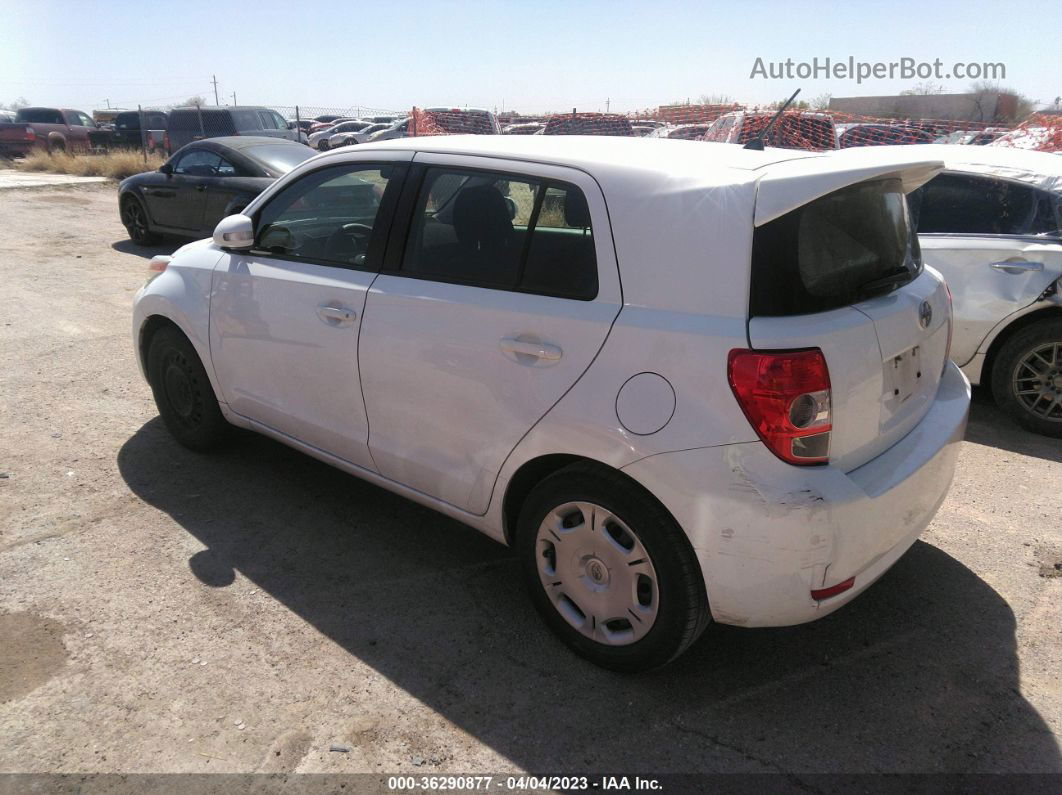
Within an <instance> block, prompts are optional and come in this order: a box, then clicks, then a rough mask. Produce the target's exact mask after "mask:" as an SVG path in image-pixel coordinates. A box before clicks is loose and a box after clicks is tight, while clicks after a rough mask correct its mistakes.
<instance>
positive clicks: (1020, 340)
mask: <svg viewBox="0 0 1062 795" xmlns="http://www.w3.org/2000/svg"><path fill="white" fill-rule="evenodd" d="M992 395H993V397H995V399H996V403H997V404H998V405H999V407H1000V408H1001V409H1003V410H1004V411H1006V412H1007V413H1008V414H1009V415H1010V416H1011V418H1012V419H1014V420H1015V421H1016V422H1017V423H1018V424H1019V425H1021V426H1022V427H1023V428H1026V429H1027V430H1030V431H1032V432H1033V433H1040V434H1043V435H1045V436H1055V437H1062V320H1041V321H1040V322H1038V323H1033V324H1032V325H1031V326H1028V327H1026V328H1023V329H1022V330H1021V331H1019V332H1018V333H1017V334H1015V335H1014V336H1013V337H1011V338H1010V339H1009V340H1007V341H1006V342H1005V343H1004V344H1003V347H1002V348H1000V350H999V353H998V354H997V355H996V361H995V364H993V366H992Z"/></svg>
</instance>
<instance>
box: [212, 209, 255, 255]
mask: <svg viewBox="0 0 1062 795" xmlns="http://www.w3.org/2000/svg"><path fill="white" fill-rule="evenodd" d="M214 243H216V244H217V245H218V246H220V247H221V248H232V249H244V248H250V247H251V246H252V245H253V244H254V222H253V221H252V220H251V219H250V218H248V217H247V216H246V215H239V214H238V215H230V216H229V217H228V218H222V219H221V221H220V222H219V223H218V225H217V226H216V227H214Z"/></svg>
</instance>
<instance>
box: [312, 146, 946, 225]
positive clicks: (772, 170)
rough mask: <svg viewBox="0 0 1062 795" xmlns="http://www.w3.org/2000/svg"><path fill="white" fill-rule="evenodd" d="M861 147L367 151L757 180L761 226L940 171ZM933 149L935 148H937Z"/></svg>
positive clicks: (625, 178)
mask: <svg viewBox="0 0 1062 795" xmlns="http://www.w3.org/2000/svg"><path fill="white" fill-rule="evenodd" d="M882 148H886V147H857V148H853V149H845V150H840V151H827V152H810V151H801V150H792V149H775V148H771V147H768V148H766V149H764V150H762V151H757V150H752V149H745V148H743V147H740V146H737V145H736V144H723V143H708V142H705V141H685V140H679V139H674V138H635V137H626V136H623V137H620V136H615V137H614V136H598V135H555V136H530V135H529V136H519V135H434V136H423V137H416V138H402V139H397V140H391V141H379V142H372V143H370V144H364V145H362V146H358V147H357V148H356V152H357V155H359V156H361V155H363V154H364V153H365V152H367V151H392V150H401V151H413V152H424V153H428V152H431V153H437V154H457V155H471V156H476V155H478V156H482V157H495V158H505V159H509V160H525V161H528V162H534V163H544V164H550V165H559V166H568V167H570V168H576V169H579V170H580V171H584V172H586V173H588V174H590V175H591V176H592V177H594V178H595V179H596V180H597V181H598V182H599V183H601V184H602V186H603V187H607V188H609V190H606V195H608V193H609V192H610V190H616V191H619V192H622V193H624V194H626V195H639V196H645V195H651V194H657V193H664V192H668V191H688V190H691V189H694V188H695V187H697V186H699V187H701V188H712V187H725V186H729V185H743V184H748V183H756V182H758V183H759V187H758V193H759V198H758V200H757V203H756V218H755V223H756V224H757V225H759V224H763V223H766V222H768V221H770V220H772V219H773V218H777V217H778V216H780V215H782V214H784V213H786V212H789V210H791V209H793V208H794V207H797V206H799V205H801V204H803V203H805V202H807V201H811V200H812V199H815V198H818V197H819V196H823V195H825V194H827V193H829V192H831V191H834V190H837V189H838V188H840V187H844V186H845V185H849V184H852V183H854V182H860V181H863V180H866V179H875V178H884V177H885V176H892V175H895V176H897V177H899V178H900V179H902V181H903V186H904V190H905V191H911V190H914V189H915V188H917V187H918V186H919V185H921V184H923V183H924V182H926V181H927V180H929V179H931V178H932V177H933V176H935V175H936V174H937V173H938V172H939V171H940V169H941V167H942V164H941V162H940V159H939V158H936V157H934V156H933V155H932V153H931V152H929V151H927V147H925V146H921V147H893V148H904V149H906V150H907V152H906V154H905V155H898V154H897V155H892V156H890V157H888V158H885V159H882V158H880V157H876V155H875V151H874V150H876V149H882ZM934 148H935V147H934ZM352 154H353V153H348V152H344V151H342V150H338V151H336V152H332V153H325V154H323V155H318V156H317V157H315V158H313V160H314V161H318V162H319V161H320V160H321V159H326V158H327V159H332V158H334V159H337V160H338V159H342V158H343V157H349V156H351V155H352Z"/></svg>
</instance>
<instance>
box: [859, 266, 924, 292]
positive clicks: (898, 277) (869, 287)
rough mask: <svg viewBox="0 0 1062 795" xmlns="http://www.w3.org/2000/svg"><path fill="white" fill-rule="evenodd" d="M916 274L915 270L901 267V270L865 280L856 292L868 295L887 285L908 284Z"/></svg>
mask: <svg viewBox="0 0 1062 795" xmlns="http://www.w3.org/2000/svg"><path fill="white" fill-rule="evenodd" d="M914 276H915V273H914V271H911V270H908V269H907V268H900V269H899V270H895V271H892V272H891V273H887V274H885V275H884V276H879V277H877V278H876V279H871V280H870V281H866V282H863V283H862V284H861V285H859V288H858V289H857V290H856V292H857V293H858V294H859V295H860V296H866V295H867V294H870V293H877V292H879V291H881V290H883V289H885V288H886V287H894V288H895V287H899V286H900V285H901V284H907V283H908V282H909V281H911V280H912V279H913V278H914Z"/></svg>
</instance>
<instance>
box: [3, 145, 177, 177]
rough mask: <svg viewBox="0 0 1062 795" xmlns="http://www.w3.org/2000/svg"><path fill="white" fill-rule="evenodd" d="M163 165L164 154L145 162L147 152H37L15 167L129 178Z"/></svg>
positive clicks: (54, 172)
mask: <svg viewBox="0 0 1062 795" xmlns="http://www.w3.org/2000/svg"><path fill="white" fill-rule="evenodd" d="M163 162H165V161H164V159H163V158H162V156H161V155H158V154H149V155H148V159H147V163H145V162H144V155H143V153H141V152H140V151H137V150H130V151H124V152H108V153H107V154H105V155H90V154H84V155H72V154H69V153H67V152H56V153H54V154H48V153H47V152H45V151H44V150H43V149H35V150H34V151H32V152H31V153H30V154H28V155H26V156H25V157H24V158H22V159H21V160H16V161H15V162H14V165H15V168H18V169H21V170H22V171H47V172H49V173H52V174H73V175H75V176H79V177H107V178H109V179H125V178H126V177H131V176H132V175H133V174H140V173H142V172H144V171H154V170H155V169H157V168H158V167H159V166H161V165H162V164H163Z"/></svg>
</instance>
